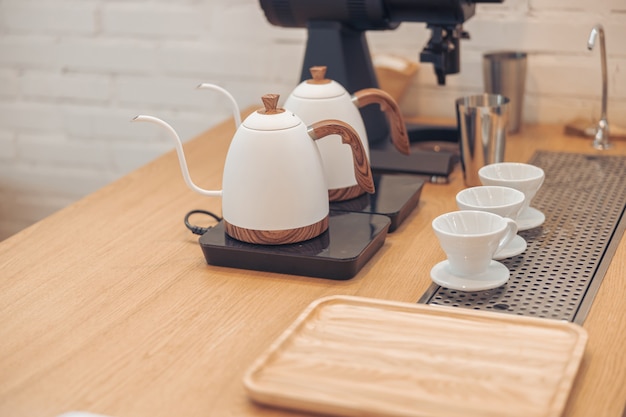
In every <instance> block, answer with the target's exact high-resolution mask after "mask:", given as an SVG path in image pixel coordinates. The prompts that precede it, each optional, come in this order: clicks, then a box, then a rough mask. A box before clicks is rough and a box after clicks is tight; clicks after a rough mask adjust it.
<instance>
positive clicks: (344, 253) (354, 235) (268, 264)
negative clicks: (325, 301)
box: [199, 210, 391, 280]
mask: <svg viewBox="0 0 626 417" xmlns="http://www.w3.org/2000/svg"><path fill="white" fill-rule="evenodd" d="M390 224H391V220H390V219H389V217H387V216H383V215H379V214H367V213H354V212H341V211H334V210H331V212H330V218H329V227H328V230H327V231H326V232H324V233H323V234H322V235H320V236H318V237H316V238H314V239H310V240H307V241H305V242H301V243H294V244H289V245H277V246H270V245H254V244H251V243H246V242H241V241H239V240H236V239H233V238H231V237H230V236H228V235H227V234H226V233H225V232H224V225H223V223H222V222H220V223H218V224H217V225H216V226H215V227H213V228H212V229H210V230H209V231H207V232H206V233H205V234H204V235H202V236H201V237H200V239H199V243H200V246H201V248H202V252H203V253H204V257H205V258H206V261H207V263H208V264H209V265H215V266H225V267H232V268H240V269H250V270H255V271H267V272H277V273H282V274H291V275H301V276H309V277H317V278H327V279H333V280H347V279H350V278H352V277H354V276H355V275H356V274H357V272H359V270H361V268H362V267H363V266H364V265H365V264H366V263H367V262H368V261H369V260H370V259H371V257H372V256H373V255H374V254H375V253H376V252H377V251H378V249H380V247H381V246H382V245H383V243H384V241H385V238H386V236H387V232H388V230H389V226H390Z"/></svg>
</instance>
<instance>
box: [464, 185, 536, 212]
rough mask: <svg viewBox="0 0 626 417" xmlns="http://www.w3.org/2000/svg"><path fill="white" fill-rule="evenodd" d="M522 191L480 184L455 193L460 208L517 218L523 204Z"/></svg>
mask: <svg viewBox="0 0 626 417" xmlns="http://www.w3.org/2000/svg"><path fill="white" fill-rule="evenodd" d="M525 198H526V197H525V195H524V193H523V192H521V191H519V190H516V189H514V188H510V187H501V186H499V185H482V186H478V187H471V188H466V189H464V190H461V191H459V193H458V194H457V195H456V205H457V206H458V207H459V209H460V210H479V211H488V212H489V213H493V214H497V215H498V216H502V217H508V218H509V219H513V220H515V219H517V216H518V215H519V213H520V211H521V209H522V207H523V206H524V200H525Z"/></svg>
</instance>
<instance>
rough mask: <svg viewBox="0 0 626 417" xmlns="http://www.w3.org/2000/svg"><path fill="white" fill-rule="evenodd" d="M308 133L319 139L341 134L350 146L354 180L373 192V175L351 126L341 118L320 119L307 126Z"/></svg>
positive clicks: (343, 140)
mask: <svg viewBox="0 0 626 417" xmlns="http://www.w3.org/2000/svg"><path fill="white" fill-rule="evenodd" d="M309 134H310V135H311V137H312V138H313V139H314V140H317V139H321V138H323V137H324V136H328V135H339V136H341V142H342V143H345V144H347V145H350V148H352V158H353V160H354V176H355V178H356V182H357V183H358V184H359V186H360V187H361V188H362V189H363V190H364V191H365V192H367V193H370V194H373V193H374V191H375V189H374V177H373V176H372V170H371V169H370V163H369V161H368V160H367V154H366V153H365V149H364V148H363V143H361V139H360V138H359V134H358V133H357V132H356V130H354V129H353V128H352V126H350V125H349V124H347V123H345V122H342V121H341V120H333V119H331V120H322V121H320V122H317V123H314V124H312V125H311V126H310V127H309Z"/></svg>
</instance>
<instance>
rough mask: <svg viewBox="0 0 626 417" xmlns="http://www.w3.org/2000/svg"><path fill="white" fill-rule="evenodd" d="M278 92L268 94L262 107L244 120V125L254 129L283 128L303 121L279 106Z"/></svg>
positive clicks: (288, 127) (263, 98)
mask: <svg viewBox="0 0 626 417" xmlns="http://www.w3.org/2000/svg"><path fill="white" fill-rule="evenodd" d="M279 97H280V96H279V95H278V94H266V95H264V96H263V97H261V99H262V100H263V105H264V106H265V107H264V108H262V109H259V110H257V111H255V112H253V113H252V114H251V115H250V116H248V117H247V118H246V120H244V122H243V125H244V126H245V127H247V128H248V129H252V130H282V129H290V128H292V127H295V126H298V125H299V124H301V123H302V120H300V118H299V117H298V116H296V115H295V114H294V113H292V112H290V111H286V110H285V109H283V108H280V107H278V98H279Z"/></svg>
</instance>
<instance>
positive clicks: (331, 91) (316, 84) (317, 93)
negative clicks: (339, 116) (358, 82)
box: [291, 66, 348, 99]
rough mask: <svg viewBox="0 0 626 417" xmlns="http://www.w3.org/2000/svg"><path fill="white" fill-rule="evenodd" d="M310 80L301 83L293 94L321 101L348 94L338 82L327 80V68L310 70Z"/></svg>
mask: <svg viewBox="0 0 626 417" xmlns="http://www.w3.org/2000/svg"><path fill="white" fill-rule="evenodd" d="M309 71H310V72H311V76H312V77H313V78H310V79H308V80H306V81H303V82H301V83H300V84H299V85H298V86H297V87H296V88H295V89H294V90H293V92H292V93H291V94H292V95H294V96H296V97H300V98H309V99H320V98H333V97H339V96H342V95H344V94H348V92H347V91H346V89H345V88H344V87H343V86H342V85H341V84H339V83H338V82H337V81H333V80H331V79H328V78H326V67H325V66H315V67H311V68H310V69H309Z"/></svg>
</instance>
